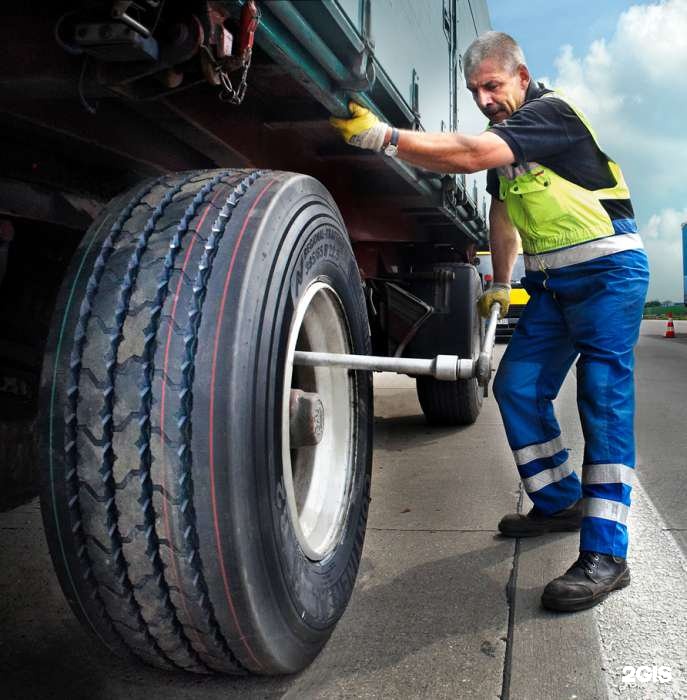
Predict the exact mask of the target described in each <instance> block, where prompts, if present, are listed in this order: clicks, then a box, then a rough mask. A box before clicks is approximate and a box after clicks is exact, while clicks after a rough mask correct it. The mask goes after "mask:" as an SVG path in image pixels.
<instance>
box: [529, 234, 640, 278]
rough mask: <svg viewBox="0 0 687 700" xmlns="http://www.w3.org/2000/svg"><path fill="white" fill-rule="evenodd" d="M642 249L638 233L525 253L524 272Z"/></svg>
mask: <svg viewBox="0 0 687 700" xmlns="http://www.w3.org/2000/svg"><path fill="white" fill-rule="evenodd" d="M642 248H644V245H643V244H642V239H641V237H640V235H639V234H638V233H627V234H624V235H622V236H606V237H605V238H597V239H596V240H593V241H589V242H588V243H581V244H580V245H575V246H572V247H571V248H562V249H559V250H554V251H551V252H550V253H536V254H534V255H528V254H527V253H525V254H524V255H523V257H524V259H525V269H526V270H530V271H534V270H555V269H558V268H559V267H567V266H568V265H577V263H583V262H589V261H590V260H596V258H602V257H603V256H604V255H612V254H613V253H622V252H623V251H624V250H641V249H642Z"/></svg>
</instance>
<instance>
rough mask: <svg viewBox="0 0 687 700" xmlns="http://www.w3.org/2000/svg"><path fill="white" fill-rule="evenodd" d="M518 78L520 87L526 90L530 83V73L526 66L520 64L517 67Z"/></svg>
mask: <svg viewBox="0 0 687 700" xmlns="http://www.w3.org/2000/svg"><path fill="white" fill-rule="evenodd" d="M518 77H519V78H520V87H521V88H526V87H527V86H528V85H529V83H530V77H531V76H530V72H529V70H528V69H527V66H525V65H523V64H522V63H521V64H520V65H519V66H518Z"/></svg>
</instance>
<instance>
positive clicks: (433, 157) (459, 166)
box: [385, 129, 515, 173]
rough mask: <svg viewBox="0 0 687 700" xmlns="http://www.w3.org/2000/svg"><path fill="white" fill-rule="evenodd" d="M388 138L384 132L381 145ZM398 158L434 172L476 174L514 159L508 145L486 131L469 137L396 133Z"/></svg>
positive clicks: (461, 135)
mask: <svg viewBox="0 0 687 700" xmlns="http://www.w3.org/2000/svg"><path fill="white" fill-rule="evenodd" d="M390 138H391V129H389V131H388V132H387V137H386V139H385V143H388V141H389V139H390ZM398 157H399V158H400V159H401V160H405V161H406V162H408V163H412V164H413V165H418V166H420V167H421V168H425V169H426V170H431V171H433V172H437V173H476V172H479V171H480V170H487V169H488V168H498V167H499V166H503V165H508V164H510V163H512V162H513V161H514V160H515V156H514V155H513V151H512V150H511V148H510V146H509V145H508V144H507V143H506V142H505V141H504V140H503V139H502V138H500V137H499V136H496V134H492V133H490V132H489V131H484V132H483V133H481V134H479V135H477V136H472V135H470V134H458V133H427V132H424V131H405V130H403V131H399V139H398Z"/></svg>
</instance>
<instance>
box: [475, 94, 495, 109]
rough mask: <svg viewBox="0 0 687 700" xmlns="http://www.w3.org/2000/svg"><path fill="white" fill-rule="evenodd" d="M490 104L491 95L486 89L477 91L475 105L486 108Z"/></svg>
mask: <svg viewBox="0 0 687 700" xmlns="http://www.w3.org/2000/svg"><path fill="white" fill-rule="evenodd" d="M491 104H492V99H491V95H490V94H489V92H487V91H486V90H478V91H477V106H478V107H479V108H480V109H486V108H487V107H489V106H490V105H491Z"/></svg>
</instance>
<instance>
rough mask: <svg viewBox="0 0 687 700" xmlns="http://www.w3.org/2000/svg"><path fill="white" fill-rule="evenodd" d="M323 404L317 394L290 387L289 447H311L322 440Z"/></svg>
mask: <svg viewBox="0 0 687 700" xmlns="http://www.w3.org/2000/svg"><path fill="white" fill-rule="evenodd" d="M323 434H324V404H323V403H322V399H321V398H320V397H319V394H315V393H314V392H306V391H302V390H301V389H291V399H290V401H289V435H290V438H291V449H292V450H293V449H299V448H301V447H311V446H313V445H318V444H319V443H320V442H321V441H322V436H323Z"/></svg>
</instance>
